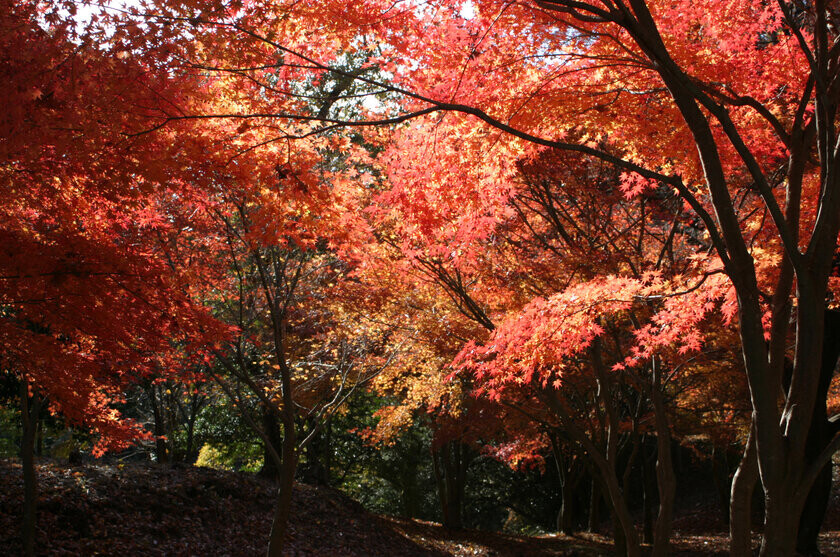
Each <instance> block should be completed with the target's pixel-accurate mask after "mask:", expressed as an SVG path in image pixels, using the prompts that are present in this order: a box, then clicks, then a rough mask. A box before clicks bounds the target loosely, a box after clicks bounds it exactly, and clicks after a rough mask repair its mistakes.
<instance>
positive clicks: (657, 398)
mask: <svg viewBox="0 0 840 557" xmlns="http://www.w3.org/2000/svg"><path fill="white" fill-rule="evenodd" d="M652 372H653V388H652V389H651V399H652V401H653V413H654V421H655V423H656V487H657V490H658V491H659V515H658V516H657V517H656V527H655V529H654V532H653V553H652V555H653V557H664V556H666V555H668V552H669V548H670V540H671V524H672V519H673V514H674V496H675V494H676V490H677V480H676V478H675V477H674V465H673V462H672V461H671V427H670V425H669V424H668V415H667V413H666V412H665V401H664V400H663V396H662V375H661V374H662V369H661V367H660V366H659V365H658V362H657V361H656V359H654V360H653V362H652Z"/></svg>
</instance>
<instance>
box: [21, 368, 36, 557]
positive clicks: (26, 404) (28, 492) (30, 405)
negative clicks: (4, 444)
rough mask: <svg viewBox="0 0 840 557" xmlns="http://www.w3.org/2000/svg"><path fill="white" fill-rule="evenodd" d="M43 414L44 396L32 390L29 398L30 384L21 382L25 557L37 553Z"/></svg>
mask: <svg viewBox="0 0 840 557" xmlns="http://www.w3.org/2000/svg"><path fill="white" fill-rule="evenodd" d="M40 413H41V399H40V397H39V396H38V394H37V393H33V396H32V400H31V402H30V399H29V385H28V383H27V382H26V381H21V385H20V415H21V421H22V430H23V431H22V432H23V435H22V438H21V441H20V460H21V465H22V467H23V522H22V524H21V542H22V545H23V554H24V555H25V556H26V557H33V556H34V555H35V528H36V525H37V512H36V511H37V504H38V477H37V475H36V473H35V434H36V431H35V430H36V429H37V425H38V417H39V415H40Z"/></svg>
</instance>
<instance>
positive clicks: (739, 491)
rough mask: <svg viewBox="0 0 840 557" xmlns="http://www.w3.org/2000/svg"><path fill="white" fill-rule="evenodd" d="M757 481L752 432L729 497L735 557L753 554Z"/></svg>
mask: <svg viewBox="0 0 840 557" xmlns="http://www.w3.org/2000/svg"><path fill="white" fill-rule="evenodd" d="M757 482H758V461H757V459H756V454H755V437H754V436H753V435H752V434H750V436H749V438H748V439H747V446H746V447H745V448H744V456H743V457H742V458H741V463H740V464H739V465H738V470H736V471H735V475H734V476H733V477H732V492H731V496H730V498H729V554H730V555H732V556H733V557H749V556H750V555H752V537H751V533H752V498H753V491H754V490H755V486H756V483H757Z"/></svg>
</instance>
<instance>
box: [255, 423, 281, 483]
mask: <svg viewBox="0 0 840 557" xmlns="http://www.w3.org/2000/svg"><path fill="white" fill-rule="evenodd" d="M262 422H263V423H262V425H263V431H265V434H266V436H267V437H268V441H269V442H270V443H271V447H272V448H275V449H276V448H277V447H281V452H282V450H283V449H282V447H283V441H284V439H285V437H284V436H283V434H282V433H280V425H279V423H278V420H277V416H276V415H275V413H274V412H273V411H272V410H271V409H268V408H264V409H263V415H262ZM283 458H284V459H285V458H286V457H285V455H284V456H283ZM282 468H283V466H282V465H281V464H280V463H278V462H276V460H275V459H274V458H273V456H272V454H271V449H270V448H269V447H268V444H267V443H266V441H263V465H262V468H260V472H259V474H260V476H262V477H263V478H267V479H270V480H273V481H276V482H280V481H281V476H282V474H283V471H282Z"/></svg>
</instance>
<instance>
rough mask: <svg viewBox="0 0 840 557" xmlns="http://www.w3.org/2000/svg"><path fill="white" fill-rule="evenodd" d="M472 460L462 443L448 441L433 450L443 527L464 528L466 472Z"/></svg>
mask: <svg viewBox="0 0 840 557" xmlns="http://www.w3.org/2000/svg"><path fill="white" fill-rule="evenodd" d="M471 460H472V455H471V454H470V449H469V447H467V446H466V445H464V444H463V443H461V441H459V440H455V441H447V442H446V443H443V444H441V445H440V447H438V448H433V449H432V464H433V470H434V473H435V480H436V483H437V488H438V496H439V498H440V504H441V510H442V511H443V525H444V526H445V527H446V528H449V529H452V530H460V529H461V528H463V526H464V523H463V516H462V513H463V499H464V487H465V486H466V472H467V468H468V467H469V463H470V461H471Z"/></svg>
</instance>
